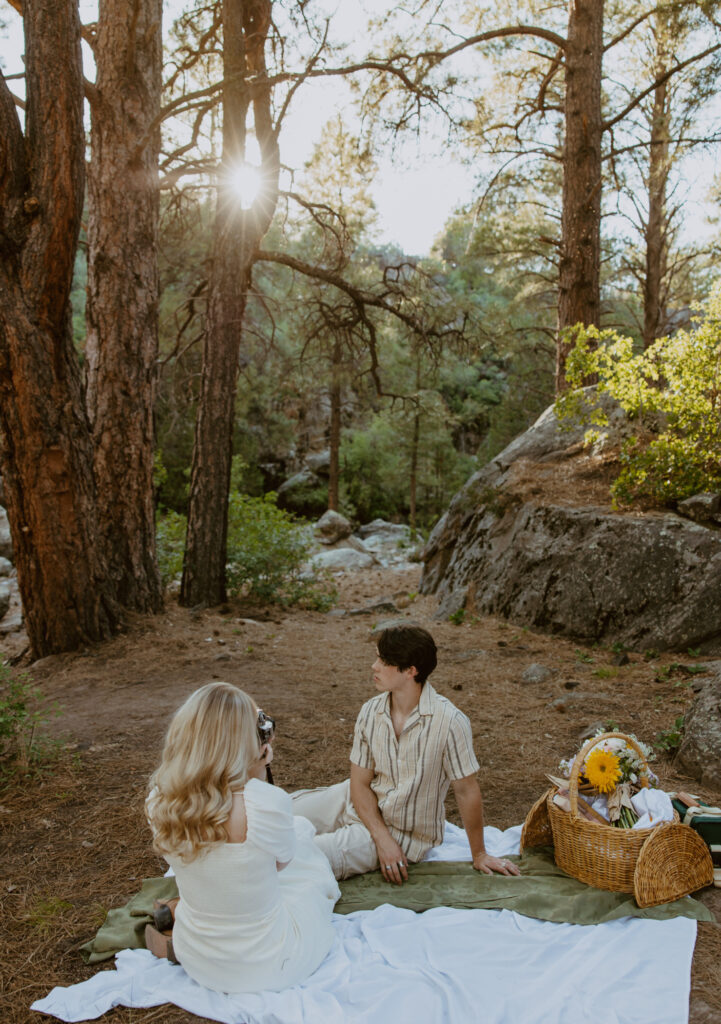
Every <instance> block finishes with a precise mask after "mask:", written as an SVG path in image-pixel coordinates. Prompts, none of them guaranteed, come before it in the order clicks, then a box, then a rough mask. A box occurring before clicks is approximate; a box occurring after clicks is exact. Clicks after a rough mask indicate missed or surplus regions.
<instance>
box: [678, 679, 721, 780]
mask: <svg viewBox="0 0 721 1024" xmlns="http://www.w3.org/2000/svg"><path fill="white" fill-rule="evenodd" d="M675 763H676V764H677V765H680V766H681V767H682V768H683V769H684V770H685V771H687V772H688V773H689V775H691V776H692V777H693V778H695V779H698V780H699V782H701V784H702V785H704V786H710V787H711V788H712V789H721V662H716V663H715V665H714V666H713V675H712V677H711V679H709V681H708V682H707V683H706V685H705V686H704V688H703V689H702V690H701V692H700V693H699V695H698V696H697V697H696V698H695V699H694V702H693V705H692V707H691V710H690V711H689V712H688V714H687V715H686V720H685V722H684V736H683V740H682V742H681V746H680V747H679V750H678V754H677V755H676V761H675Z"/></svg>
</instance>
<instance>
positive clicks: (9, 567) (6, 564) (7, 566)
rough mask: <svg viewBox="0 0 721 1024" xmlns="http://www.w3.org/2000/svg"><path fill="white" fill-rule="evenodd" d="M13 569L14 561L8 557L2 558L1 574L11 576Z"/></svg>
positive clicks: (0, 559) (0, 564)
mask: <svg viewBox="0 0 721 1024" xmlns="http://www.w3.org/2000/svg"><path fill="white" fill-rule="evenodd" d="M12 571H13V564H12V562H11V561H9V560H8V559H7V558H0V576H9V575H10V573H11V572H12Z"/></svg>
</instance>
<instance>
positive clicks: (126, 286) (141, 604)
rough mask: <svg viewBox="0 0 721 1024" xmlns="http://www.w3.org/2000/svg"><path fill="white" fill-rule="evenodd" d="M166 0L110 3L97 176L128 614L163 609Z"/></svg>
mask: <svg viewBox="0 0 721 1024" xmlns="http://www.w3.org/2000/svg"><path fill="white" fill-rule="evenodd" d="M161 23H162V0H102V2H101V4H100V14H99V19H98V31H97V37H96V44H95V55H96V61H97V79H96V88H95V90H93V94H92V104H91V110H92V135H91V139H92V158H91V163H90V168H89V172H88V185H89V189H88V208H89V215H88V290H87V295H88V301H87V325H88V335H87V341H86V347H85V353H86V368H87V369H86V372H87V404H88V414H89V417H90V422H91V425H92V430H93V439H94V442H95V479H96V484H97V489H98V511H99V517H100V526H101V530H102V532H103V535H104V540H105V544H106V555H107V562H108V568H109V571H110V573H111V576H112V579H113V582H114V584H115V586H116V588H117V594H118V597H119V599H120V601H121V602H122V604H123V605H125V606H126V607H127V608H131V609H133V610H134V611H140V612H148V611H150V612H153V611H158V610H159V608H160V607H161V605H162V591H161V585H160V577H159V574H158V568H157V562H156V557H155V515H154V503H153V406H154V399H155V382H156V362H157V352H158V268H157V244H158V153H159V148H160V129H159V127H158V125H157V124H155V125H154V121H155V119H156V118H157V116H158V113H159V111H160V94H161V89H162V74H161V72H162V28H161Z"/></svg>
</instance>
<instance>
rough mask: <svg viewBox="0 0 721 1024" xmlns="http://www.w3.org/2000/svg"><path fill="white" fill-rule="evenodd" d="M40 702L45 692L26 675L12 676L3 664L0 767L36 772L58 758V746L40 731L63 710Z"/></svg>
mask: <svg viewBox="0 0 721 1024" xmlns="http://www.w3.org/2000/svg"><path fill="white" fill-rule="evenodd" d="M41 704H42V695H41V693H40V691H39V690H38V689H36V688H35V687H33V686H32V684H31V683H30V680H29V679H28V677H27V675H22V676H16V675H13V673H12V672H11V670H10V669H9V668H8V666H7V665H0V770H2V771H12V770H14V769H20V770H22V771H25V772H33V771H35V770H37V769H39V768H42V767H44V766H45V765H46V764H47V763H48V762H49V761H51V760H52V759H53V758H54V757H55V755H56V753H57V747H56V745H55V744H53V743H52V742H50V741H49V740H48V739H47V737H44V736H42V735H40V732H39V730H41V729H42V727H43V726H44V725H45V724H46V723H47V722H48V720H49V718H50V717H51V716H52V715H54V714H59V713H60V712H59V709H58V707H57V705H53V706H52V707H51V708H50V709H48V708H43V707H42V706H41Z"/></svg>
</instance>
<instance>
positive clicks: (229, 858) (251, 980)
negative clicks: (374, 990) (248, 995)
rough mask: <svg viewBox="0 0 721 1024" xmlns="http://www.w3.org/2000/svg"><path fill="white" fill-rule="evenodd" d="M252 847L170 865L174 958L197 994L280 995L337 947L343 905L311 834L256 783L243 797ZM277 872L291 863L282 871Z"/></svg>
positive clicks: (282, 799) (216, 850) (286, 801)
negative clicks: (336, 919)
mask: <svg viewBox="0 0 721 1024" xmlns="http://www.w3.org/2000/svg"><path fill="white" fill-rule="evenodd" d="M243 796H244V801H245V812H246V817H247V832H246V838H245V841H244V842H236V843H232V842H227V843H220V844H218V845H216V846H214V847H212V848H211V849H210V850H209V851H208V852H207V853H206V854H201V855H200V856H198V857H196V858H195V859H194V860H192V861H190V862H188V863H184V862H183V861H182V860H180V859H179V858H177V857H168V858H167V859H168V862H169V863H170V865H171V867H172V868H173V870H174V872H175V875H176V878H177V882H178V890H179V892H180V903H179V905H178V909H177V911H176V919H175V926H174V928H173V946H174V949H175V953H176V955H177V957H178V959H179V960H180V962H181V964H182V965H183V967H184V968H185V970H186V971H187V973H188V974H189V975H190V976H191V977H192V978H193V979H194V980H195V981H197V982H198V983H199V984H201V985H205V986H206V987H208V988H212V989H215V990H216V991H221V992H256V991H261V990H263V989H272V990H279V989H282V988H286V987H288V986H291V985H294V984H296V983H297V982H299V981H302V980H304V979H305V978H306V977H308V975H309V974H311V973H312V972H313V971H314V970H315V969H316V967H317V966H318V965H319V964H320V962H321V960H322V959H323V958H324V957H325V955H326V953H327V952H328V950H329V949H330V946H331V944H332V942H333V928H332V925H331V914H332V909H333V905H334V903H335V901H336V900H337V899H338V896H339V895H340V893H339V890H338V886H337V883H336V881H335V879H334V878H333V875H332V872H331V869H330V865H329V864H328V861H327V860H326V858H325V857H324V855H323V854H322V853H321V852H320V851H319V850H318V849H317V848H316V846H315V844H314V843H313V841H312V835H313V828H312V826H311V825H310V824H309V822H307V821H306V820H305V819H303V818H296V819H294V818H293V813H292V802H291V799H290V797H289V796H288V794H287V793H285V792H284V791H283V790H281V789H278V788H276V787H274V786H269V785H268V784H267V783H265V782H260V781H259V780H258V779H249V780H248V782H247V783H246V786H245V789H244V794H243ZM276 862H280V863H285V862H289V863H288V865H287V867H286V868H285V869H284V870H283V871H278V870H277V868H276Z"/></svg>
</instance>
